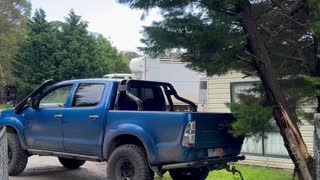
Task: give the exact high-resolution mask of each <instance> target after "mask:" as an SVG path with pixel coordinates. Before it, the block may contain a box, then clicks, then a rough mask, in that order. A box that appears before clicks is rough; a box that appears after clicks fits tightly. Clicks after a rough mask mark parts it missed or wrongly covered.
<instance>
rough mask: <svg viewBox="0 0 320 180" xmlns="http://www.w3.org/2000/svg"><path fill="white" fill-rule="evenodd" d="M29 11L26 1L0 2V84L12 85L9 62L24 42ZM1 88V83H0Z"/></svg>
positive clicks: (7, 0) (9, 0)
mask: <svg viewBox="0 0 320 180" xmlns="http://www.w3.org/2000/svg"><path fill="white" fill-rule="evenodd" d="M30 11H31V5H30V3H29V1H27V0H1V1H0V66H1V71H0V74H1V75H0V82H2V85H3V84H9V83H12V81H13V80H12V76H11V73H10V70H9V69H10V62H11V60H12V57H13V56H14V54H15V53H16V51H17V46H18V45H19V44H20V43H21V42H22V41H23V40H24V37H25V33H26V23H27V19H28V17H29V14H30ZM0 87H1V83H0Z"/></svg>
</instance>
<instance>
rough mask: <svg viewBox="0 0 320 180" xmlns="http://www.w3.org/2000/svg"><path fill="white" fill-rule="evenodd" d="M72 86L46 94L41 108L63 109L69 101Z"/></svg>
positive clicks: (40, 105)
mask: <svg viewBox="0 0 320 180" xmlns="http://www.w3.org/2000/svg"><path fill="white" fill-rule="evenodd" d="M71 88H72V85H67V86H63V87H59V88H57V89H54V90H52V91H51V92H49V93H48V94H46V95H45V96H44V97H43V98H42V99H41V100H40V104H39V107H40V108H63V107H64V106H65V105H66V103H67V100H68V95H69V93H70V91H71Z"/></svg>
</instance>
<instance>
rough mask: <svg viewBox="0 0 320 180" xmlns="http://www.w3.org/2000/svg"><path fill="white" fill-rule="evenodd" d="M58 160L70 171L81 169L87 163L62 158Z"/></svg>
mask: <svg viewBox="0 0 320 180" xmlns="http://www.w3.org/2000/svg"><path fill="white" fill-rule="evenodd" d="M58 159H59V162H60V163H61V164H62V166H63V167H65V168H68V169H78V168H79V167H81V166H82V165H84V163H86V161H84V160H78V159H68V158H61V157H58Z"/></svg>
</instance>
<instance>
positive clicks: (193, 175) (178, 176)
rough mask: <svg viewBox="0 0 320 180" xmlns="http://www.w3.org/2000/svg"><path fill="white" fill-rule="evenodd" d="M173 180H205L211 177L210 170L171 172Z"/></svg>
mask: <svg viewBox="0 0 320 180" xmlns="http://www.w3.org/2000/svg"><path fill="white" fill-rule="evenodd" d="M169 172H170V176H171V178H172V180H205V179H206V178H207V177H208V175H209V170H208V168H197V169H195V168H188V169H174V170H170V171H169Z"/></svg>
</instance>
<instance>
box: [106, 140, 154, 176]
mask: <svg viewBox="0 0 320 180" xmlns="http://www.w3.org/2000/svg"><path fill="white" fill-rule="evenodd" d="M123 179H130V180H153V172H152V171H151V170H150V168H149V166H148V161H147V158H146V154H145V152H144V150H143V149H142V148H141V147H139V146H137V145H133V144H126V145H122V146H119V147H118V148H116V149H115V150H114V151H113V152H112V154H111V156H110V158H109V161H108V164H107V180H123Z"/></svg>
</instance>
